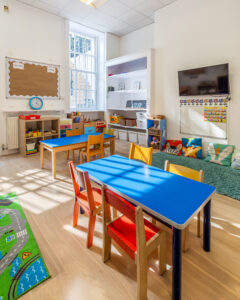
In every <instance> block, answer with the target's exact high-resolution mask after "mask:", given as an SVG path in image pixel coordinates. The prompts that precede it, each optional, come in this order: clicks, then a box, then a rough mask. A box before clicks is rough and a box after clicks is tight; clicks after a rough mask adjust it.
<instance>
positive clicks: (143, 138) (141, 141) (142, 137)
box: [138, 133, 147, 146]
mask: <svg viewBox="0 0 240 300" xmlns="http://www.w3.org/2000/svg"><path fill="white" fill-rule="evenodd" d="M146 141H147V135H146V134H143V133H138V144H139V145H142V146H146V143H147V142H146Z"/></svg>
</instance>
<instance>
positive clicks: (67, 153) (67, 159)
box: [67, 150, 69, 160]
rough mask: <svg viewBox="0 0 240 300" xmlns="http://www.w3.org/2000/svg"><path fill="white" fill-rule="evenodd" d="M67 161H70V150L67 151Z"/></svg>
mask: <svg viewBox="0 0 240 300" xmlns="http://www.w3.org/2000/svg"><path fill="white" fill-rule="evenodd" d="M67 160H69V150H68V151H67Z"/></svg>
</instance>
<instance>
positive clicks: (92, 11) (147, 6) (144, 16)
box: [18, 0, 177, 36]
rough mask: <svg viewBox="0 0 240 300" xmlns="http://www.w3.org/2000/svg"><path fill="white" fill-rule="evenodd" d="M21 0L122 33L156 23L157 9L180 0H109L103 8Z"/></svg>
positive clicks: (72, 1) (71, 0) (70, 0)
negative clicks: (155, 14)
mask: <svg viewBox="0 0 240 300" xmlns="http://www.w3.org/2000/svg"><path fill="white" fill-rule="evenodd" d="M18 1H19V2H23V3H26V4H28V5H31V6H33V7H37V8H40V9H42V10H45V11H48V12H50V13H53V14H56V15H59V16H62V17H65V18H66V19H69V20H70V21H74V22H77V23H80V24H82V25H85V26H88V27H91V28H93V29H97V30H100V31H103V32H110V33H113V34H116V35H118V36H122V35H125V34H128V33H130V32H132V31H135V30H137V29H140V28H142V27H144V26H146V25H149V24H151V23H153V22H154V12H155V11H157V10H158V9H160V8H163V7H164V6H167V5H169V4H171V3H173V2H175V1H177V0H108V1H107V2H106V3H105V4H104V5H102V6H101V7H99V8H93V7H91V6H88V5H85V4H83V3H81V2H80V1H79V0H41V1H40V0H18Z"/></svg>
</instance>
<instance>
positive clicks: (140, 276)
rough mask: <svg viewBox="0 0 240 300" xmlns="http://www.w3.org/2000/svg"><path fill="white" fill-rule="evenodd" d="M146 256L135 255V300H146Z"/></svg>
mask: <svg viewBox="0 0 240 300" xmlns="http://www.w3.org/2000/svg"><path fill="white" fill-rule="evenodd" d="M147 273H148V265H147V256H146V255H141V254H140V255H139V254H137V300H147Z"/></svg>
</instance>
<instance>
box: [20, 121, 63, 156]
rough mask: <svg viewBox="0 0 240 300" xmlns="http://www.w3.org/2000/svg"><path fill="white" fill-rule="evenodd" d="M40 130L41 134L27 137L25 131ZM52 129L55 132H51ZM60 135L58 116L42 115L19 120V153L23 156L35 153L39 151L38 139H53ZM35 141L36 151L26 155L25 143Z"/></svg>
mask: <svg viewBox="0 0 240 300" xmlns="http://www.w3.org/2000/svg"><path fill="white" fill-rule="evenodd" d="M29 129H32V130H41V132H42V134H41V136H37V137H33V136H31V137H27V136H26V132H27V130H29ZM52 130H54V131H55V132H52ZM46 131H47V132H51V133H50V134H46ZM59 137H60V119H59V118H58V117H43V118H40V119H39V120H22V119H20V120H19V150H20V153H21V154H22V155H23V156H24V157H28V156H32V155H36V154H38V153H39V151H38V145H39V141H41V140H46V139H54V138H59ZM34 142H35V143H36V147H35V148H36V149H37V152H36V153H32V154H30V155H27V152H26V150H27V148H26V147H27V146H26V145H27V144H29V143H34Z"/></svg>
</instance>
